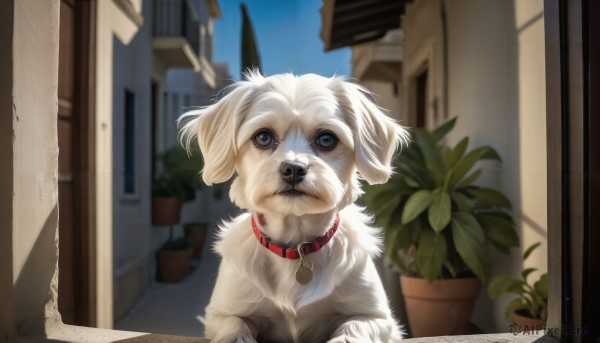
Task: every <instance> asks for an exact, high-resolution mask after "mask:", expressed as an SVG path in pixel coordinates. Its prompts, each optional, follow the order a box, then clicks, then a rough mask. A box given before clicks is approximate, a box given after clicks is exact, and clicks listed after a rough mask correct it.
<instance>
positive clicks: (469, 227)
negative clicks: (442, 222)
mask: <svg viewBox="0 0 600 343" xmlns="http://www.w3.org/2000/svg"><path fill="white" fill-rule="evenodd" d="M451 226H452V238H453V240H454V245H455V246H456V251H457V252H458V254H459V255H460V257H461V258H462V259H463V261H464V262H465V264H466V265H467V266H469V268H470V269H471V271H472V272H473V273H475V275H477V277H478V278H480V279H481V280H482V281H484V282H485V281H486V280H487V279H488V278H489V275H490V273H491V269H492V262H491V259H490V256H489V254H488V251H487V246H486V244H485V235H484V233H483V230H482V229H481V226H479V223H478V222H477V219H475V217H473V216H472V215H471V214H469V213H466V212H456V213H455V214H454V216H453V218H452V222H451Z"/></svg>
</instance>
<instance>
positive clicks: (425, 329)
mask: <svg viewBox="0 0 600 343" xmlns="http://www.w3.org/2000/svg"><path fill="white" fill-rule="evenodd" d="M400 284H401V285H402V294H403V295H404V302H405V304H406V312H407V314H408V323H409V325H410V331H411V333H412V336H413V337H428V336H444V335H459V334H462V333H464V332H465V329H466V327H467V325H468V324H469V321H470V319H471V314H472V313H473V306H474V305H475V299H477V296H478V295H479V290H480V289H481V281H480V280H479V279H477V278H464V279H441V280H435V281H433V282H431V283H429V282H427V280H425V279H421V278H413V277H408V276H404V275H401V276H400Z"/></svg>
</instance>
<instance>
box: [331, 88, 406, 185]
mask: <svg viewBox="0 0 600 343" xmlns="http://www.w3.org/2000/svg"><path fill="white" fill-rule="evenodd" d="M335 80H336V79H334V82H335ZM336 83H337V84H336V86H335V88H336V90H334V92H335V93H336V96H337V98H338V103H339V107H340V109H341V111H342V112H343V115H344V117H345V118H346V121H347V123H348V125H350V127H351V129H352V131H353V132H354V151H355V162H356V167H357V169H358V172H359V173H360V175H361V176H362V177H363V178H364V179H365V180H367V182H369V184H381V183H385V182H387V180H388V179H389V178H390V176H391V174H392V171H393V170H392V166H391V162H392V158H393V157H394V153H395V152H396V149H397V148H398V147H399V146H400V145H401V144H406V143H407V142H408V136H409V134H408V131H407V130H406V129H405V128H403V127H402V126H400V125H398V124H397V123H396V122H395V121H394V120H393V119H391V118H390V117H388V116H387V115H386V114H385V113H384V112H383V110H382V109H381V108H380V107H379V106H377V105H376V104H375V103H374V102H373V101H372V98H371V93H370V92H369V91H368V90H366V89H365V88H363V87H361V86H359V85H356V84H354V83H351V82H347V81H341V82H340V81H339V80H337V82H336Z"/></svg>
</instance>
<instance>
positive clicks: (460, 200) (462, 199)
mask: <svg viewBox="0 0 600 343" xmlns="http://www.w3.org/2000/svg"><path fill="white" fill-rule="evenodd" d="M450 197H451V198H452V200H454V203H455V204H456V207H457V208H458V209H459V210H460V211H463V212H471V210H473V206H474V205H475V203H474V202H473V200H471V199H470V198H469V197H467V196H466V195H464V194H463V193H461V192H452V193H450Z"/></svg>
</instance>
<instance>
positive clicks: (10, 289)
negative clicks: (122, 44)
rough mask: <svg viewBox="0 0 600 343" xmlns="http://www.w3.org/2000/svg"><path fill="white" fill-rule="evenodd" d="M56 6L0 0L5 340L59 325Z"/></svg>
mask: <svg viewBox="0 0 600 343" xmlns="http://www.w3.org/2000/svg"><path fill="white" fill-rule="evenodd" d="M59 4H60V2H59V1H58V0H52V1H44V2H43V3H40V2H39V1H36V0H20V1H13V0H9V1H4V2H2V3H1V4H0V13H1V14H0V21H1V22H2V24H0V28H1V29H2V30H0V31H1V33H0V39H2V42H3V43H4V42H6V43H7V44H6V45H3V49H2V51H0V62H2V63H0V111H1V115H0V117H1V118H2V119H0V127H1V129H0V133H1V134H2V144H0V145H1V146H2V148H0V152H2V154H0V156H2V163H0V164H1V166H0V185H1V186H2V188H1V189H2V192H0V204H2V205H0V221H1V227H2V228H1V229H0V251H1V252H0V256H1V259H0V260H1V261H0V279H1V280H2V281H0V294H2V296H1V297H0V298H1V300H0V337H2V340H6V341H14V340H16V334H26V333H30V334H31V333H37V334H40V333H42V332H43V330H44V329H45V328H46V327H47V326H48V325H58V324H60V314H59V313H58V311H57V296H58V295H57V289H58V271H57V268H55V267H56V266H57V264H58V254H57V252H58V250H57V244H58V217H59V208H58V135H57V124H56V121H57V112H58V104H57V96H56V94H57V93H56V90H57V87H58V46H59V44H58V38H59ZM4 39H6V40H4ZM15 330H16V331H18V332H15Z"/></svg>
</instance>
